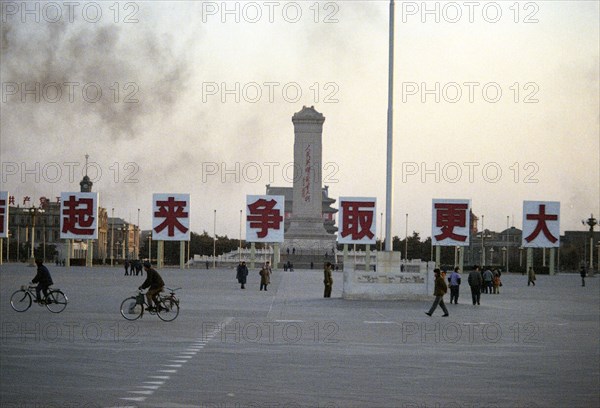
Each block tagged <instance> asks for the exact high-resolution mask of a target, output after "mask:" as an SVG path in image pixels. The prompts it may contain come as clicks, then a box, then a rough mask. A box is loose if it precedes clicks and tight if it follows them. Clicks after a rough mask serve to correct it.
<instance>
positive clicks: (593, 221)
mask: <svg viewBox="0 0 600 408" xmlns="http://www.w3.org/2000/svg"><path fill="white" fill-rule="evenodd" d="M581 223H582V224H585V225H588V226H589V227H590V268H589V272H590V275H591V276H593V275H594V227H595V226H596V225H598V220H597V219H596V218H594V214H591V215H590V218H588V219H587V220H585V221H581Z"/></svg>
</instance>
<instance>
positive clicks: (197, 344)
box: [120, 317, 233, 408]
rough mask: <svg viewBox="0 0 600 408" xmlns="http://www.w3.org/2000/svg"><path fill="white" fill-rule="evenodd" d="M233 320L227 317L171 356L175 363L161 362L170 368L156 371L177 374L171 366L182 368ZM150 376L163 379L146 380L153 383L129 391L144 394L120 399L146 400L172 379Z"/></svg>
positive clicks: (172, 361)
mask: <svg viewBox="0 0 600 408" xmlns="http://www.w3.org/2000/svg"><path fill="white" fill-rule="evenodd" d="M232 320H233V317H228V318H227V319H225V321H223V322H222V323H220V324H219V326H218V328H217V329H215V330H213V331H212V332H211V333H209V334H208V335H207V336H203V337H202V338H201V339H199V340H197V341H194V342H193V343H192V344H190V346H189V347H188V348H187V349H186V351H180V352H179V355H177V356H175V357H171V358H176V359H177V360H167V361H168V362H169V363H175V364H161V367H169V369H160V370H156V371H157V372H158V373H171V374H176V373H177V370H173V369H170V368H181V367H182V366H183V364H185V363H187V362H188V361H189V360H190V359H191V358H192V357H193V356H195V355H196V354H198V352H199V351H201V350H202V349H203V348H204V346H206V344H207V343H208V342H209V341H210V340H211V339H213V338H214V337H215V336H217V335H218V334H220V333H221V331H222V330H223V328H224V327H225V325H227V324H228V323H229V322H231V321H232ZM148 378H150V379H157V380H162V381H144V382H143V384H151V385H138V386H137V388H143V389H144V390H141V391H139V390H136V391H127V392H128V393H129V394H141V395H143V396H140V397H123V398H120V399H121V400H125V401H136V402H143V401H146V397H145V396H144V395H152V394H154V391H156V390H158V389H160V387H161V386H163V385H164V384H165V382H166V380H168V379H170V378H171V377H170V376H168V375H150V376H148ZM120 408H135V407H120Z"/></svg>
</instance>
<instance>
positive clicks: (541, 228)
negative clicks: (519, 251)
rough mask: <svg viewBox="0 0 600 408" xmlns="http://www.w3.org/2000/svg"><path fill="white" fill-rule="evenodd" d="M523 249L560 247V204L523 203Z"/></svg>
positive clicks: (550, 202) (552, 202)
mask: <svg viewBox="0 0 600 408" xmlns="http://www.w3.org/2000/svg"><path fill="white" fill-rule="evenodd" d="M522 244H523V247H531V248H558V247H559V246H560V202H558V201H523V242H522Z"/></svg>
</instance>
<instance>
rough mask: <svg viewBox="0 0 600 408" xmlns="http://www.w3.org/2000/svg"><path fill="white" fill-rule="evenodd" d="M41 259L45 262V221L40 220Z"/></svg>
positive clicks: (43, 219)
mask: <svg viewBox="0 0 600 408" xmlns="http://www.w3.org/2000/svg"><path fill="white" fill-rule="evenodd" d="M42 259H43V260H44V262H46V219H45V218H42Z"/></svg>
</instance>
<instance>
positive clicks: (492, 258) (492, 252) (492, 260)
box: [490, 247, 494, 265]
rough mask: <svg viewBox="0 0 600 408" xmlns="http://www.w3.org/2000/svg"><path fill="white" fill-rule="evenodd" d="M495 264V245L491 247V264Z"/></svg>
mask: <svg viewBox="0 0 600 408" xmlns="http://www.w3.org/2000/svg"><path fill="white" fill-rule="evenodd" d="M493 264H494V247H492V248H490V265H493Z"/></svg>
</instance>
